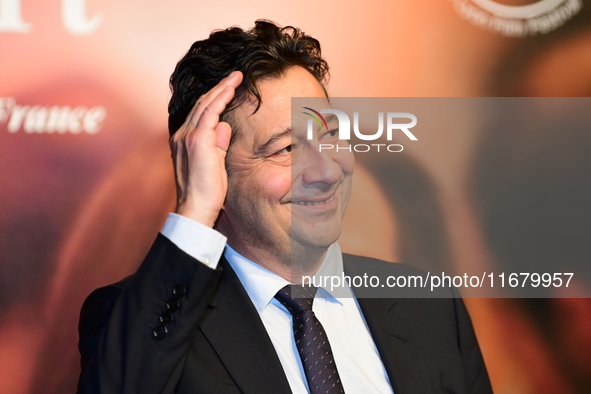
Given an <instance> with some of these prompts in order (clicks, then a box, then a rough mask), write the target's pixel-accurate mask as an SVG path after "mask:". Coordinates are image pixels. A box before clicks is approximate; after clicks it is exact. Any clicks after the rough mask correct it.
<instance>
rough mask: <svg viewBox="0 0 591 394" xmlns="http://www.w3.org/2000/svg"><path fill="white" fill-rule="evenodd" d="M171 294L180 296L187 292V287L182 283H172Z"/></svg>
mask: <svg viewBox="0 0 591 394" xmlns="http://www.w3.org/2000/svg"><path fill="white" fill-rule="evenodd" d="M172 294H173V295H174V296H175V297H178V298H181V297H182V296H184V295H185V294H187V287H186V286H185V285H183V284H178V285H174V287H173V288H172Z"/></svg>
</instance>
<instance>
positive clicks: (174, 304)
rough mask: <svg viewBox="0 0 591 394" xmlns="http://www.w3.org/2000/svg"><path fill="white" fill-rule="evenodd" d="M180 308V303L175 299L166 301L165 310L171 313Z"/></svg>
mask: <svg viewBox="0 0 591 394" xmlns="http://www.w3.org/2000/svg"><path fill="white" fill-rule="evenodd" d="M180 307H181V302H180V301H179V300H178V299H176V298H171V299H169V300H168V301H166V309H168V310H169V311H171V312H174V311H177V310H178V309H179V308H180Z"/></svg>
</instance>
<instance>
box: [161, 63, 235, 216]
mask: <svg viewBox="0 0 591 394" xmlns="http://www.w3.org/2000/svg"><path fill="white" fill-rule="evenodd" d="M240 82H242V73H241V72H239V71H234V72H233V73H231V74H230V75H229V76H227V77H226V78H224V79H222V80H221V81H220V83H218V84H217V85H216V86H215V87H214V88H212V89H211V90H210V91H209V92H207V93H206V94H204V95H203V96H201V97H200V98H199V100H197V102H196V103H195V106H194V107H193V109H192V110H191V112H190V113H189V115H188V116H187V119H186V120H185V123H183V125H182V126H181V127H180V129H179V130H178V131H177V132H176V133H175V134H174V135H173V136H172V138H171V139H170V148H171V151H172V159H173V162H174V172H175V179H176V185H177V207H176V213H178V214H180V215H182V216H185V217H188V218H189V219H193V220H195V221H197V222H199V223H202V224H205V225H206V226H209V227H213V225H214V223H215V221H216V219H217V217H218V215H219V213H220V210H221V209H222V207H223V204H224V199H225V198H226V192H227V190H228V178H227V174H226V168H225V164H224V160H225V158H226V152H227V151H228V146H229V143H230V136H231V134H232V129H231V127H230V125H229V124H228V123H226V122H220V115H221V113H222V112H223V111H224V109H225V108H226V105H228V104H229V103H230V101H231V100H232V98H233V97H234V92H235V89H236V88H237V87H238V85H240Z"/></svg>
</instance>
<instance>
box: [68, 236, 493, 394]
mask: <svg viewBox="0 0 591 394" xmlns="http://www.w3.org/2000/svg"><path fill="white" fill-rule="evenodd" d="M344 264H345V271H346V272H347V274H349V275H356V274H361V275H363V273H368V272H370V273H371V272H372V270H373V269H374V268H375V267H377V266H382V265H383V264H386V263H383V262H379V261H377V260H373V259H367V258H361V257H357V256H350V255H344ZM390 266H392V268H393V269H394V270H396V272H397V273H398V274H400V273H414V272H415V271H413V270H412V269H411V268H410V267H406V266H403V265H399V264H391V265H390ZM178 285H181V286H178ZM175 286H176V287H175ZM173 289H176V291H173ZM183 289H186V292H183V291H182V290H183ZM173 293H176V295H174V294H173ZM183 293H184V294H183ZM358 302H359V305H360V307H361V310H362V312H363V315H364V317H365V319H366V321H367V324H368V326H369V329H370V331H371V334H372V337H373V339H374V341H375V343H376V346H377V348H378V351H379V353H380V356H381V358H382V361H383V363H384V366H385V368H386V371H387V373H388V376H389V378H390V382H391V384H392V386H393V389H394V392H395V393H396V394H414V393H475V394H483V393H491V392H492V390H491V388H490V383H489V380H488V375H487V373H486V369H485V366H484V363H483V360H482V356H481V353H480V349H479V347H478V343H477V342H476V338H475V336H474V332H473V329H472V325H471V322H470V318H469V316H468V314H467V312H466V310H465V308H464V305H463V303H462V301H461V300H460V299H457V298H456V299H453V298H447V299H412V298H409V299H361V298H359V299H358ZM175 307H178V309H177V310H175V311H174V312H173V316H174V318H173V320H172V322H171V323H169V324H168V325H167V330H166V332H164V330H162V328H163V325H162V323H161V321H160V318H161V316H162V317H163V318H164V319H163V320H166V318H168V317H169V316H166V314H164V313H163V312H166V311H167V310H169V309H168V308H172V309H175ZM154 329H156V330H157V332H158V333H159V334H160V335H159V336H161V337H162V338H159V339H158V338H156V337H155V336H154ZM79 331H80V343H79V348H80V353H81V356H82V359H81V364H82V372H81V374H80V380H79V384H78V393H108V394H116V393H126V394H131V393H141V394H150V393H212V394H213V393H215V394H220V393H252V394H258V393H290V392H291V390H290V387H289V384H288V382H287V378H286V377H285V374H284V372H283V368H282V366H281V363H280V362H279V358H278V357H277V354H276V352H275V349H274V347H273V345H272V343H271V340H270V338H269V336H268V334H267V332H266V330H265V328H264V326H263V323H262V322H261V320H260V318H259V315H258V313H257V311H256V309H255V308H254V306H253V304H252V302H251V301H250V298H249V296H248V294H247V293H246V291H245V290H244V287H243V286H242V284H241V283H240V281H239V280H238V277H237V276H236V274H235V273H234V271H233V270H232V268H231V267H230V265H229V264H228V262H227V261H226V260H225V258H223V257H222V259H221V261H220V262H219V264H218V268H217V269H216V270H212V269H210V268H207V267H206V266H205V265H203V264H200V263H199V262H197V261H196V260H194V259H193V258H192V257H190V256H188V255H187V254H185V253H184V252H182V251H181V250H180V249H178V248H177V247H176V246H175V245H174V244H173V243H172V242H170V241H169V240H168V239H167V238H166V237H164V236H162V235H159V236H158V238H157V239H156V241H155V243H154V245H153V246H152V248H151V250H150V252H149V254H148V256H147V257H146V259H145V260H144V262H143V263H142V265H141V266H140V268H139V269H138V271H137V272H136V273H135V274H134V275H132V276H131V277H129V278H126V279H124V280H123V281H121V282H118V283H115V284H113V285H110V286H107V287H103V288H100V289H98V290H95V291H94V292H93V293H92V294H91V295H90V296H89V297H88V298H87V300H86V302H85V303H84V306H83V307H82V312H81V317H80V325H79ZM349 394H355V393H349ZM364 394H365V393H364Z"/></svg>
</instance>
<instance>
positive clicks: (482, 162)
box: [0, 0, 591, 394]
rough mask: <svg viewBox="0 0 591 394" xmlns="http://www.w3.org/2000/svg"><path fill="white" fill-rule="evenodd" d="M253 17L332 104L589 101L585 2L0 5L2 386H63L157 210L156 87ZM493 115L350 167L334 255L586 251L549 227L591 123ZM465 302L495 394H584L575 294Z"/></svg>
mask: <svg viewBox="0 0 591 394" xmlns="http://www.w3.org/2000/svg"><path fill="white" fill-rule="evenodd" d="M259 18H265V19H270V20H273V21H275V22H277V23H278V24H280V25H293V26H297V27H300V28H301V29H302V30H304V31H305V32H307V33H308V34H310V35H312V36H314V37H316V38H318V39H319V40H320V42H321V43H322V47H323V53H324V55H325V57H326V59H327V60H328V62H329V64H330V66H331V80H330V83H329V85H328V91H329V94H330V95H332V96H341V97H486V96H520V97H530V96H543V97H552V96H588V95H589V93H590V92H591V2H590V1H587V0H585V1H579V0H566V1H563V2H561V1H553V0H542V1H536V0H495V1H492V0H453V1H442V0H413V1H390V0H368V1H365V2H355V1H350V0H341V1H334V0H326V1H321V2H318V1H308V0H302V1H299V2H284V1H279V0H277V1H268V0H254V1H250V2H243V1H236V0H226V1H223V2H205V1H195V0H193V1H190V0H178V1H174V2H167V3H164V2H155V1H138V0H121V1H117V2H112V1H106V0H61V1H58V0H47V1H39V0H0V310H1V311H2V313H1V314H0V392H1V393H11V394H25V393H30V394H36V393H44V394H48V393H49V394H58V393H70V392H74V391H75V386H76V381H77V377H78V373H79V356H78V352H77V348H76V345H77V339H78V335H77V321H78V313H79V310H80V307H81V305H82V302H83V301H84V298H85V297H86V296H87V295H88V294H89V293H90V292H91V291H92V290H93V289H95V288H96V287H99V286H102V285H105V284H108V283H111V282H114V281H117V280H119V279H121V278H122V277H124V276H127V275H129V274H131V273H132V272H133V271H134V270H135V268H136V267H137V265H138V264H139V263H140V262H141V259H142V257H143V256H144V254H145V253H146V251H147V249H148V247H149V246H150V244H151V242H152V240H153V239H154V237H155V235H156V233H157V232H158V231H159V229H160V227H161V225H162V223H163V221H164V219H165V217H166V214H167V212H169V211H170V210H171V209H172V208H173V207H174V198H175V195H174V181H173V173H172V165H171V159H170V156H169V152H168V145H167V136H168V133H167V129H166V124H167V112H166V108H167V101H168V99H169V97H170V94H169V90H168V78H169V76H170V74H171V72H172V70H173V68H174V66H175V64H176V62H177V61H178V60H179V59H180V57H181V56H182V55H183V54H184V53H185V52H186V50H187V49H188V48H189V46H190V45H191V44H192V43H193V42H194V41H196V40H198V39H202V38H205V37H206V36H207V35H208V34H209V32H210V31H211V30H213V29H216V28H225V27H229V26H232V25H238V26H241V27H244V28H248V27H251V26H252V25H253V23H254V21H255V20H256V19H259ZM501 120H502V119H501ZM501 120H499V122H489V123H488V124H487V125H480V124H478V125H477V124H475V125H474V127H461V128H458V129H456V130H446V132H445V133H441V134H437V133H433V135H432V136H431V137H430V138H431V140H430V143H429V144H425V145H424V147H422V148H421V149H414V150H412V151H409V152H408V154H405V155H401V156H397V157H396V158H395V159H393V160H392V161H391V162H390V163H386V164H384V163H375V162H371V161H365V162H364V161H363V160H359V161H358V163H359V166H358V168H357V170H356V175H355V180H354V182H355V183H354V184H355V189H354V195H353V197H352V199H351V208H350V210H349V212H348V216H347V218H346V224H345V229H344V233H343V236H342V241H341V243H342V245H343V248H344V249H345V251H349V252H353V253H360V254H366V255H371V256H375V257H379V258H383V259H386V260H390V261H402V262H409V263H414V264H416V265H419V266H422V267H423V268H425V269H430V268H432V267H433V264H436V266H437V267H446V269H449V270H450V271H455V272H461V271H462V270H463V268H464V267H466V266H467V265H475V264H476V265H480V266H482V267H495V266H497V267H499V266H500V267H502V266H503V264H504V263H506V262H507V261H512V259H514V260H516V261H519V260H520V259H522V258H523V256H527V255H528V251H530V250H532V248H537V246H539V245H554V246H550V248H551V250H552V251H553V252H556V251H557V250H558V251H560V250H561V245H564V243H563V242H566V241H564V240H569V242H570V241H572V242H570V243H569V245H568V249H569V250H574V252H573V253H574V254H575V255H577V256H581V255H583V256H589V255H590V253H588V252H589V251H588V249H587V248H588V247H589V246H587V244H591V243H589V242H587V237H586V236H588V234H589V232H584V231H583V232H581V231H580V230H579V231H577V236H576V237H575V236H574V235H573V236H571V235H570V233H568V226H562V227H560V226H559V227H560V233H559V234H558V233H557V232H553V231H548V229H553V228H555V225H556V223H557V222H555V221H553V220H556V218H561V217H564V215H565V214H564V213H563V211H561V209H564V208H565V207H566V208H569V207H570V208H571V210H570V211H568V212H571V213H572V212H581V215H582V216H581V217H582V218H583V219H581V220H583V222H582V223H583V228H588V224H589V221H586V218H587V216H585V215H589V212H590V209H589V207H588V203H589V199H588V198H586V197H587V196H589V195H590V188H591V186H589V184H588V183H589V182H588V181H587V179H585V178H586V177H585V176H584V174H586V172H585V171H586V169H587V168H589V167H591V166H590V165H589V164H591V163H588V161H589V159H587V156H588V152H589V149H588V147H591V143H590V138H591V136H590V135H589V134H590V133H582V134H581V133H579V134H577V135H570V134H568V133H566V132H565V133H563V134H561V141H562V142H563V143H564V144H563V145H561V149H558V150H556V149H554V148H555V147H556V143H557V136H556V132H555V131H556V128H551V127H549V128H545V127H544V126H543V124H541V125H538V127H536V128H535V129H532V130H530V129H527V130H524V132H523V133H524V134H523V135H520V136H515V135H507V133H503V127H502V124H503V123H502V121H501ZM546 129H547V130H546ZM508 146H511V147H513V149H506V148H507V147H508ZM548 152H554V153H555V154H556V155H555V156H552V157H551V159H548V160H546V158H548V155H547V154H548ZM569 157H576V158H578V159H577V160H570V159H569ZM567 159H569V160H567ZM579 159H580V160H579ZM523 163H528V165H530V167H528V168H533V169H534V170H533V172H524V171H516V170H515V169H516V168H522V166H523V165H524V164H523ZM548 163H550V164H548ZM563 163H564V165H563ZM384 166H385V167H384ZM573 172H574V173H576V174H579V175H577V176H576V177H569V176H567V175H568V174H573ZM532 174H533V175H535V176H533V175H532ZM380 177H382V178H380ZM383 177H386V178H385V179H384V178H383ZM385 180H386V181H387V182H388V184H390V185H397V187H394V188H390V189H391V190H384V188H383V187H381V185H382V184H384V181H385ZM569 180H571V181H569ZM586 181H587V182H586ZM545 182H546V183H547V186H548V187H546V188H540V187H539V185H541V184H545ZM515 190H519V191H520V192H519V193H517V194H515V193H513V191H515ZM552 193H554V194H552ZM540 196H550V197H548V198H546V199H542V200H539V197H540ZM571 197H572V198H571ZM367 199H370V201H372V204H373V205H372V206H371V209H368V208H367V204H364V203H363V201H367ZM532 201H541V202H540V203H539V204H536V205H535V206H534V207H533V208H532V204H531V202H532ZM508 205H510V206H511V207H512V210H511V211H507V210H506V209H505V208H506V207H507V206H508ZM526 208H532V209H534V211H527V212H528V213H527V214H524V215H523V216H519V213H522V212H524V210H525V209H526ZM535 209H538V211H536V210H535ZM548 212H553V213H555V215H549V216H548V217H546V216H544V215H543V214H542V213H548ZM528 215H530V216H528ZM532 215H533V217H536V218H541V221H535V222H533V221H530V220H528V218H531V217H532ZM497 219H499V220H497ZM585 226H587V227H585ZM590 230H591V229H590ZM511 231H513V232H511ZM506 234H520V235H523V236H524V237H523V242H518V243H517V244H515V243H511V242H510V240H508V239H507V238H506V237H505V238H504V237H503V235H506ZM561 237H562V238H561ZM573 240H574V241H573ZM540 255H541V256H550V255H549V254H547V253H545V252H543V251H542V252H541V253H540ZM561 255H562V254H561ZM551 257H552V258H556V256H554V255H552V256H551ZM549 258H550V257H549ZM569 258H571V257H570V255H568V254H564V259H565V262H568V259H569ZM559 295H560V296H565V294H559ZM566 296H568V294H566ZM549 297H552V294H550V295H549ZM466 303H467V305H468V308H469V310H470V312H471V315H472V318H473V321H474V325H475V328H476V331H477V335H478V337H479V340H480V343H481V347H482V350H483V353H484V357H485V361H486V363H487V366H488V369H489V373H490V376H491V379H492V383H493V387H494V389H495V392H496V393H500V394H505V393H507V394H513V393H518V394H521V393H523V394H529V393H589V392H591V378H590V377H591V302H589V299H573V298H548V299H535V300H533V299H530V300H527V299H525V300H516V299H467V300H466Z"/></svg>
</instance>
